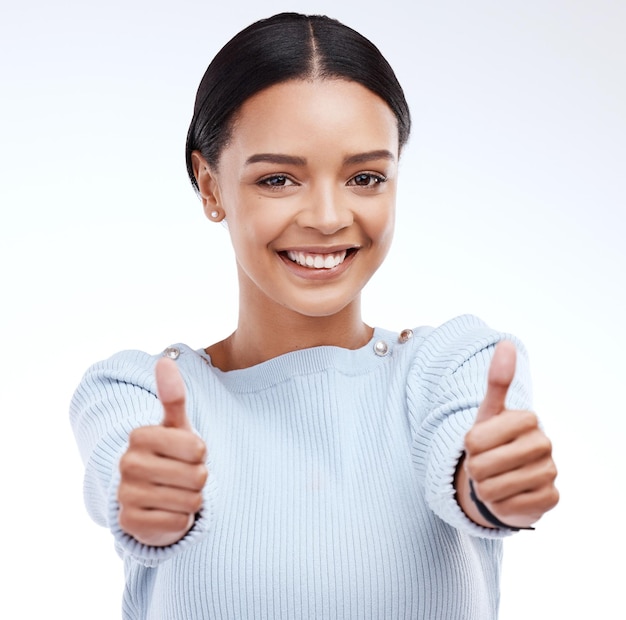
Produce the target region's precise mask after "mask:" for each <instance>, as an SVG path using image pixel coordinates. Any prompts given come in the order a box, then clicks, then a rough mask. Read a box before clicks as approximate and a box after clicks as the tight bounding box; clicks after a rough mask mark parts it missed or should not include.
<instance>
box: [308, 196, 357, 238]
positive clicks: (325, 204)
mask: <svg viewBox="0 0 626 620" xmlns="http://www.w3.org/2000/svg"><path fill="white" fill-rule="evenodd" d="M348 200H349V199H348V197H347V196H342V195H341V191H339V190H338V189H335V188H332V187H327V186H326V187H319V188H316V189H312V191H311V192H310V194H309V196H308V197H307V201H306V204H305V206H304V207H303V208H302V209H301V210H300V212H299V213H298V218H297V222H298V225H299V226H301V227H303V228H314V229H316V230H318V231H319V232H321V233H322V234H324V235H332V234H335V233H336V232H339V231H340V230H342V229H343V228H347V227H348V226H350V225H351V224H352V223H353V221H354V215H353V213H352V210H351V209H350V207H349V206H348Z"/></svg>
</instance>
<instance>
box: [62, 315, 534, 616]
mask: <svg viewBox="0 0 626 620" xmlns="http://www.w3.org/2000/svg"><path fill="white" fill-rule="evenodd" d="M503 337H507V338H511V337H510V336H506V335H504V334H501V333H498V332H495V331H493V330H491V329H489V328H488V327H487V326H485V325H484V324H483V323H482V322H481V321H479V320H478V319H476V318H474V317H471V316H463V317H459V318H457V319H454V320H453V321H450V322H448V323H446V324H444V325H443V326H442V327H440V328H438V329H432V328H418V329H415V330H413V337H412V338H411V339H409V340H408V341H407V342H401V341H400V340H399V337H398V333H393V332H390V331H386V330H383V329H376V330H375V334H374V337H373V339H372V341H371V342H369V343H368V344H367V345H366V346H364V347H362V348H361V349H358V350H354V351H352V350H347V349H342V348H338V347H332V346H324V347H316V348H312V349H305V350H300V351H294V352H292V353H288V354H286V355H283V356H280V357H278V358H275V359H272V360H269V361H267V362H264V363H262V364H259V365H258V366H255V367H252V368H247V369H244V370H235V371H231V372H222V371H220V370H218V369H216V368H214V367H213V366H212V365H211V361H210V359H209V358H208V357H207V356H206V354H205V353H204V352H203V351H194V350H192V349H190V348H189V347H187V346H185V345H182V344H181V345H176V347H177V348H178V350H179V351H180V355H179V357H178V360H177V363H178V365H179V368H180V370H181V373H182V375H183V377H184V380H185V384H186V388H187V397H188V400H187V403H188V415H189V417H190V419H191V422H192V424H193V426H194V429H195V430H196V431H197V432H198V434H199V435H200V436H201V437H202V438H203V439H204V440H205V441H206V444H207V449H208V468H209V472H210V473H209V481H208V483H207V485H206V487H205V491H204V507H203V510H202V512H201V513H200V514H199V516H198V518H197V520H196V523H195V525H194V527H193V528H192V530H191V531H190V532H189V533H188V534H187V536H185V538H183V539H182V540H181V541H179V542H178V543H176V544H174V545H172V546H170V547H165V548H157V547H148V546H145V545H142V544H140V543H139V542H137V541H136V540H134V539H133V538H131V537H129V536H128V535H126V534H125V533H124V532H122V531H121V529H120V528H119V525H118V522H117V508H118V507H117V503H116V499H115V498H116V488H117V484H118V480H119V477H118V470H117V464H118V460H119V458H120V456H121V454H122V453H123V452H124V450H125V449H126V445H127V438H128V434H129V432H130V431H131V429H133V428H134V427H137V426H140V425H145V424H158V423H159V422H160V421H161V417H162V412H161V406H160V404H159V402H158V400H157V398H156V389H155V380H154V365H155V362H156V360H157V359H158V356H150V355H147V354H145V353H142V352H138V351H126V352H122V353H119V354H117V355H115V356H113V357H112V358H110V359H109V360H107V361H104V362H100V363H98V364H96V365H94V366H93V367H92V368H90V369H89V370H88V371H87V373H86V375H85V377H84V379H83V381H82V382H81V384H80V386H79V387H78V389H77V391H76V393H75V395H74V398H73V401H72V405H71V421H72V425H73V429H74V432H75V435H76V439H77V442H78V445H79V447H80V451H81V455H82V458H83V461H84V463H85V466H86V474H85V485H84V492H85V501H86V504H87V508H88V511H89V513H90V515H91V516H92V518H93V519H94V520H95V521H96V522H97V523H99V524H101V525H104V526H106V527H108V528H110V529H111V531H112V533H113V535H114V538H115V543H116V547H117V549H118V551H119V553H120V554H121V556H122V557H123V558H124V562H125V570H126V589H125V592H124V597H123V614H124V618H127V619H139V618H150V619H151V620H159V619H163V620H193V619H205V618H220V619H222V618H233V619H279V618H280V619H283V618H284V619H294V618H338V619H353V618H354V619H356V618H359V619H362V618H380V619H395V618H424V619H428V620H436V619H445V620H454V619H459V620H473V619H475V620H489V619H493V618H496V617H497V608H498V599H499V576H500V575H499V573H500V561H501V540H500V539H501V538H502V537H503V536H506V535H507V534H508V533H509V532H508V531H502V530H489V529H486V528H482V527H480V526H478V525H476V524H474V523H473V522H471V521H470V520H469V519H468V518H467V517H466V516H465V515H464V514H463V512H462V511H461V510H460V508H459V506H458V504H457V503H456V501H455V493H454V488H453V477H454V472H455V468H456V465H457V463H458V460H459V457H460V456H461V454H462V450H463V437H464V435H465V433H466V431H467V430H468V429H469V427H470V426H471V424H472V421H473V418H474V416H475V414H476V410H477V407H478V405H479V403H480V401H481V399H482V396H483V394H484V391H485V387H486V373H487V369H488V366H489V361H490V358H491V355H492V353H493V348H494V344H495V343H496V342H497V341H498V340H500V339H502V338H503ZM381 342H383V343H384V344H385V345H386V347H385V346H383V345H381V344H380V343H381ZM377 343H378V346H376V345H377ZM516 344H517V346H518V368H517V373H516V379H515V381H514V383H513V385H512V387H511V389H510V390H509V402H508V405H509V407H513V408H520V409H528V408H530V406H531V403H530V389H529V381H528V372H527V362H526V354H525V351H524V349H523V347H522V346H521V345H520V344H519V343H518V342H517V341H516ZM385 349H386V350H385Z"/></svg>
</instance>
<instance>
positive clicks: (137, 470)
mask: <svg viewBox="0 0 626 620" xmlns="http://www.w3.org/2000/svg"><path fill="white" fill-rule="evenodd" d="M119 470H120V474H121V476H122V479H128V478H130V479H132V478H139V477H141V474H142V472H143V462H142V459H141V458H140V456H139V455H138V454H137V453H136V452H133V451H132V450H127V451H126V452H125V453H124V454H123V455H122V457H121V458H120V463H119Z"/></svg>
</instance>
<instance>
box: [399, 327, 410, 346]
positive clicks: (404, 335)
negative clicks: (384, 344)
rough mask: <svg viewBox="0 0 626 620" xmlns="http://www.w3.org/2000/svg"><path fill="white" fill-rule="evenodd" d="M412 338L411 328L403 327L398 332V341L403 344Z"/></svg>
mask: <svg viewBox="0 0 626 620" xmlns="http://www.w3.org/2000/svg"><path fill="white" fill-rule="evenodd" d="M411 338H413V330H412V329H403V330H402V331H401V332H400V336H399V337H398V342H400V343H402V344H404V343H405V342H408V341H409V340H411Z"/></svg>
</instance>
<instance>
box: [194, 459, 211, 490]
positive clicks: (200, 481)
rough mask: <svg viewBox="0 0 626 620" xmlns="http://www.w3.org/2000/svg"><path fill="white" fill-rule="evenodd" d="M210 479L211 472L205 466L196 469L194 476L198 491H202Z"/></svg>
mask: <svg viewBox="0 0 626 620" xmlns="http://www.w3.org/2000/svg"><path fill="white" fill-rule="evenodd" d="M208 477H209V470H208V469H207V468H206V466H205V465H199V466H198V467H196V471H195V475H194V483H195V484H194V486H195V487H196V488H197V489H201V488H202V487H204V485H205V484H206V481H207V479H208Z"/></svg>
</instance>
